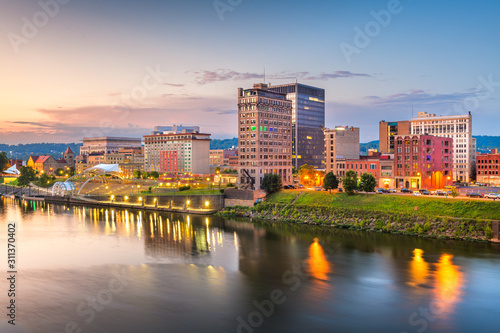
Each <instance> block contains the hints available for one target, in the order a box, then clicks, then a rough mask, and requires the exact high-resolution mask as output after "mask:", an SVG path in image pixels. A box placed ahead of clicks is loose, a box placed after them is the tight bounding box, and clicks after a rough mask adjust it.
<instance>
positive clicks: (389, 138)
mask: <svg viewBox="0 0 500 333" xmlns="http://www.w3.org/2000/svg"><path fill="white" fill-rule="evenodd" d="M410 127H411V126H410V121H392V122H387V121H385V120H382V121H381V122H380V123H379V152H381V153H383V154H394V136H395V135H408V134H410V133H411V128H410Z"/></svg>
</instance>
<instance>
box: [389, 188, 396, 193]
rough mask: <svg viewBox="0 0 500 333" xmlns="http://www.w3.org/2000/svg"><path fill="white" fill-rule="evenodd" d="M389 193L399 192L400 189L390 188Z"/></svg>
mask: <svg viewBox="0 0 500 333" xmlns="http://www.w3.org/2000/svg"><path fill="white" fill-rule="evenodd" d="M387 191H388V192H389V193H397V192H398V191H397V190H396V189H393V188H390V189H388V190H387Z"/></svg>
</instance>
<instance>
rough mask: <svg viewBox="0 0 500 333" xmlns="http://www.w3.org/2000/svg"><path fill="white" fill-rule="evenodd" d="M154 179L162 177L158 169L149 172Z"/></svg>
mask: <svg viewBox="0 0 500 333" xmlns="http://www.w3.org/2000/svg"><path fill="white" fill-rule="evenodd" d="M149 175H150V176H151V177H152V178H153V179H158V178H159V177H160V174H159V173H158V171H151V173H150V174H149Z"/></svg>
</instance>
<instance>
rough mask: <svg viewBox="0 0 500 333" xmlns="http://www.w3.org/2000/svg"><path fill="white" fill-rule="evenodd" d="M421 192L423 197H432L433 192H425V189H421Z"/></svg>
mask: <svg viewBox="0 0 500 333" xmlns="http://www.w3.org/2000/svg"><path fill="white" fill-rule="evenodd" d="M419 192H420V194H422V195H431V192H429V191H427V190H425V189H421V190H419Z"/></svg>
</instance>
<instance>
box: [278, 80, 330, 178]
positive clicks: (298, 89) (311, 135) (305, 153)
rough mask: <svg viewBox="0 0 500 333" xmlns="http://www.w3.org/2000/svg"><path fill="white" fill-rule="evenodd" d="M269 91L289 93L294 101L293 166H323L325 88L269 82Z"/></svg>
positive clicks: (288, 97)
mask: <svg viewBox="0 0 500 333" xmlns="http://www.w3.org/2000/svg"><path fill="white" fill-rule="evenodd" d="M268 90H270V91H275V92H280V93H284V94H287V95H286V99H288V100H290V101H292V137H293V145H292V159H293V166H294V167H295V168H299V167H301V166H302V165H304V164H308V165H312V166H314V167H315V168H320V169H323V168H324V167H325V163H324V134H323V129H324V127H325V90H324V89H321V88H316V87H311V86H306V85H303V84H299V83H292V84H285V85H279V86H270V87H269V88H268Z"/></svg>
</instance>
